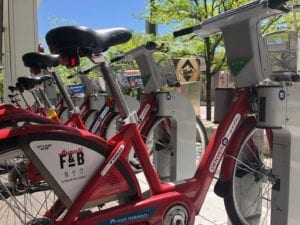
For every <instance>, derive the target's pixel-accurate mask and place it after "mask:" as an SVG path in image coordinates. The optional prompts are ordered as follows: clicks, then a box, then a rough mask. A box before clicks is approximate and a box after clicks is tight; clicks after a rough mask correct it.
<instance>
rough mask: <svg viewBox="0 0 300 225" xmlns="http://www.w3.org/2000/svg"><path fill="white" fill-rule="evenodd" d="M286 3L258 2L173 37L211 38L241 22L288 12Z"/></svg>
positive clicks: (209, 19)
mask: <svg viewBox="0 0 300 225" xmlns="http://www.w3.org/2000/svg"><path fill="white" fill-rule="evenodd" d="M286 2H288V0H269V1H268V0H257V1H254V2H251V3H248V4H245V5H243V6H241V7H238V8H236V9H232V10H228V11H225V12H223V13H221V14H219V15H217V16H214V17H211V18H208V19H206V20H204V21H202V22H201V23H200V24H197V25H194V26H191V27H187V28H183V29H181V30H178V31H174V32H173V36H174V37H180V36H184V35H187V34H191V33H195V34H198V35H199V36H203V37H205V36H209V35H211V34H214V33H218V32H220V31H221V29H222V28H224V27H226V26H228V25H230V24H232V23H238V22H239V21H243V20H245V19H249V18H257V20H260V19H263V18H264V17H266V16H271V15H273V14H278V13H280V12H286V11H288V9H287V8H286V7H285V6H284V4H285V3H286ZM267 8H268V9H269V10H268V9H267ZM251 10H252V11H251ZM248 11H249V12H248ZM250 11H251V12H250ZM233 17H234V19H233Z"/></svg>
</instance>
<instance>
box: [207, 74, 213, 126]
mask: <svg viewBox="0 0 300 225" xmlns="http://www.w3.org/2000/svg"><path fill="white" fill-rule="evenodd" d="M211 78H212V76H211V75H210V74H207V75H206V120H209V121H211Z"/></svg>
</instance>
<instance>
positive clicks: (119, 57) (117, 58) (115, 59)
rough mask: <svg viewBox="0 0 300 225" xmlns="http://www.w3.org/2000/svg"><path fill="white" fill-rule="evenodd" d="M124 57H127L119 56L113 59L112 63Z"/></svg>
mask: <svg viewBox="0 0 300 225" xmlns="http://www.w3.org/2000/svg"><path fill="white" fill-rule="evenodd" d="M124 57H125V55H121V56H117V57H115V58H113V59H112V60H110V62H111V63H114V62H117V61H120V60H121V59H123V58H124Z"/></svg>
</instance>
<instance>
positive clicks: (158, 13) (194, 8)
mask: <svg viewBox="0 0 300 225" xmlns="http://www.w3.org/2000/svg"><path fill="white" fill-rule="evenodd" d="M297 1H299V0H292V1H291V2H297ZM247 2H249V0H213V1H212V0H152V1H151V3H149V6H148V13H146V14H144V17H145V18H146V19H147V20H149V21H150V22H151V23H156V24H169V25H172V26H173V29H174V30H175V29H180V28H184V27H189V26H192V25H195V24H199V23H200V22H201V21H203V20H205V19H207V18H210V17H213V16H216V15H218V14H220V13H222V12H224V11H227V10H230V9H233V8H237V7H239V6H241V5H244V4H246V3H247ZM279 20H281V24H287V25H289V24H290V23H289V22H290V21H291V18H290V19H282V18H281V17H274V18H272V19H269V20H267V21H266V22H265V23H264V24H263V25H264V27H263V32H267V31H268V32H269V31H271V30H273V31H274V30H276V29H278V26H277V25H276V24H278V22H279ZM178 41H180V42H181V45H182V46H178V48H177V50H178V54H177V56H180V55H185V54H188V53H189V54H196V55H199V54H200V55H201V56H203V57H204V59H205V63H206V71H205V73H206V81H207V83H206V95H207V96H206V103H207V120H211V80H212V77H213V75H214V74H216V73H217V72H218V71H220V70H221V69H222V70H226V66H225V65H226V57H225V50H224V48H223V47H224V44H223V39H222V34H215V35H212V36H209V37H205V38H199V37H197V36H195V35H193V34H191V35H186V36H185V37H182V38H180V39H178Z"/></svg>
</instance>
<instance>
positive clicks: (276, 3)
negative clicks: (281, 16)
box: [269, 0, 288, 11]
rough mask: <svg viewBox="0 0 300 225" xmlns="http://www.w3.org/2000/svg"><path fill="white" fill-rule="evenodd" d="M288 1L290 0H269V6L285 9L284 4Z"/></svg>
mask: <svg viewBox="0 0 300 225" xmlns="http://www.w3.org/2000/svg"><path fill="white" fill-rule="evenodd" d="M286 2H288V0H269V8H271V9H279V10H283V11H285V10H286V9H285V8H284V6H283V5H284V4H285V3H286Z"/></svg>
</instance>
